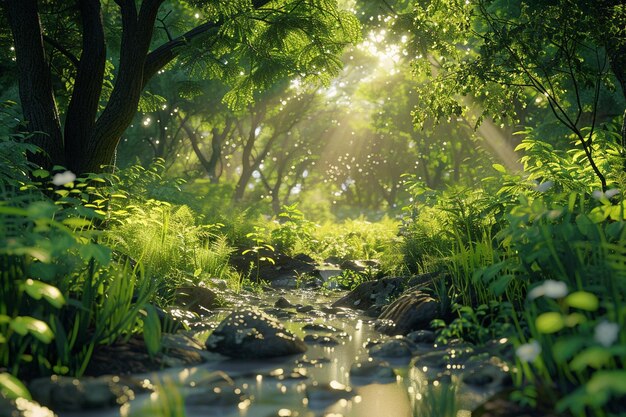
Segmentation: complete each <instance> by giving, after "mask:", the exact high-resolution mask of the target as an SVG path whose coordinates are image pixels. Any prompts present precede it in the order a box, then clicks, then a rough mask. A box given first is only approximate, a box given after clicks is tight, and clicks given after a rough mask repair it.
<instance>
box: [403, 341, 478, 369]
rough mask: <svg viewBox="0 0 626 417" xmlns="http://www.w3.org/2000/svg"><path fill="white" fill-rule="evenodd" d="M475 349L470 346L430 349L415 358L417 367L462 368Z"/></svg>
mask: <svg viewBox="0 0 626 417" xmlns="http://www.w3.org/2000/svg"><path fill="white" fill-rule="evenodd" d="M473 352H474V350H473V349H472V348H471V347H468V346H465V347H464V346H458V347H447V348H444V349H439V350H434V351H429V352H426V353H423V354H419V355H417V356H415V357H414V358H413V362H414V365H415V367H416V368H423V367H426V368H435V369H452V370H454V369H459V370H460V369H461V368H462V367H463V365H464V364H465V362H467V360H468V359H469V357H470V356H471V355H472V353H473Z"/></svg>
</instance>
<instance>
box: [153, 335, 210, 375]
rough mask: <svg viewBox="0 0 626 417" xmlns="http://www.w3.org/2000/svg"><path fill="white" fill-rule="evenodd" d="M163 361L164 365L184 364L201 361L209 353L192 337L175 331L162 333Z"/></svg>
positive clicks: (207, 356)
mask: <svg viewBox="0 0 626 417" xmlns="http://www.w3.org/2000/svg"><path fill="white" fill-rule="evenodd" d="M161 345H162V347H163V353H164V354H163V359H162V360H163V362H164V363H165V365H166V366H170V367H172V366H184V365H193V364H197V363H202V362H204V361H206V360H208V359H209V358H210V357H211V355H210V354H209V352H207V351H206V350H205V349H204V346H202V344H200V343H199V342H197V341H196V340H195V339H194V338H193V337H190V336H187V335H184V334H181V333H177V334H164V335H163V337H162V339H161Z"/></svg>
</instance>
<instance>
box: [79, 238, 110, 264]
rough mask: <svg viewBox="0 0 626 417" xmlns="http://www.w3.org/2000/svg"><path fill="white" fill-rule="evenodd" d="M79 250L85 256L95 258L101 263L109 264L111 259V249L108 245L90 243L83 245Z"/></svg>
mask: <svg viewBox="0 0 626 417" xmlns="http://www.w3.org/2000/svg"><path fill="white" fill-rule="evenodd" d="M79 251H80V254H81V256H82V257H83V258H85V259H90V258H94V259H95V260H96V261H98V263H99V264H100V265H108V264H109V262H110V261H111V249H110V248H107V247H106V246H102V245H98V244H96V243H90V244H87V245H84V246H81V247H80V249H79Z"/></svg>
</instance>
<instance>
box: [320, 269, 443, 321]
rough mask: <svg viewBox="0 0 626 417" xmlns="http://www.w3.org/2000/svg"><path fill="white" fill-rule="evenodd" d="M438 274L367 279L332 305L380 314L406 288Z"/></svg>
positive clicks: (426, 281) (430, 279)
mask: <svg viewBox="0 0 626 417" xmlns="http://www.w3.org/2000/svg"><path fill="white" fill-rule="evenodd" d="M436 276H437V274H423V275H416V276H406V277H387V278H382V279H379V280H376V281H366V282H364V283H362V284H360V285H358V286H357V287H356V288H355V289H354V290H352V291H350V292H349V293H348V294H346V295H345V296H344V297H341V298H340V299H339V300H337V301H335V302H334V303H333V304H332V306H333V307H347V308H352V309H357V310H363V311H368V310H369V311H370V313H371V314H372V315H376V316H378V315H379V314H380V313H381V311H382V309H383V307H385V306H386V305H387V304H389V302H390V301H391V300H393V299H395V298H397V297H399V296H400V295H401V294H402V292H404V290H405V289H407V288H410V287H413V286H416V285H426V284H428V283H430V282H431V281H432V280H433V279H434V278H435V277H436Z"/></svg>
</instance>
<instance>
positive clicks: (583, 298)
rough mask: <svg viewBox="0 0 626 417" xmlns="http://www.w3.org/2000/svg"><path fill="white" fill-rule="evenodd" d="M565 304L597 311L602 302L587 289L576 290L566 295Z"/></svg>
mask: <svg viewBox="0 0 626 417" xmlns="http://www.w3.org/2000/svg"><path fill="white" fill-rule="evenodd" d="M565 304H567V305H568V306H570V307H574V308H579V309H581V310H585V311H596V310H597V309H598V306H599V304H600V303H599V301H598V297H596V296H595V295H594V294H592V293H590V292H587V291H576V292H573V293H571V294H570V295H568V296H567V297H565Z"/></svg>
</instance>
